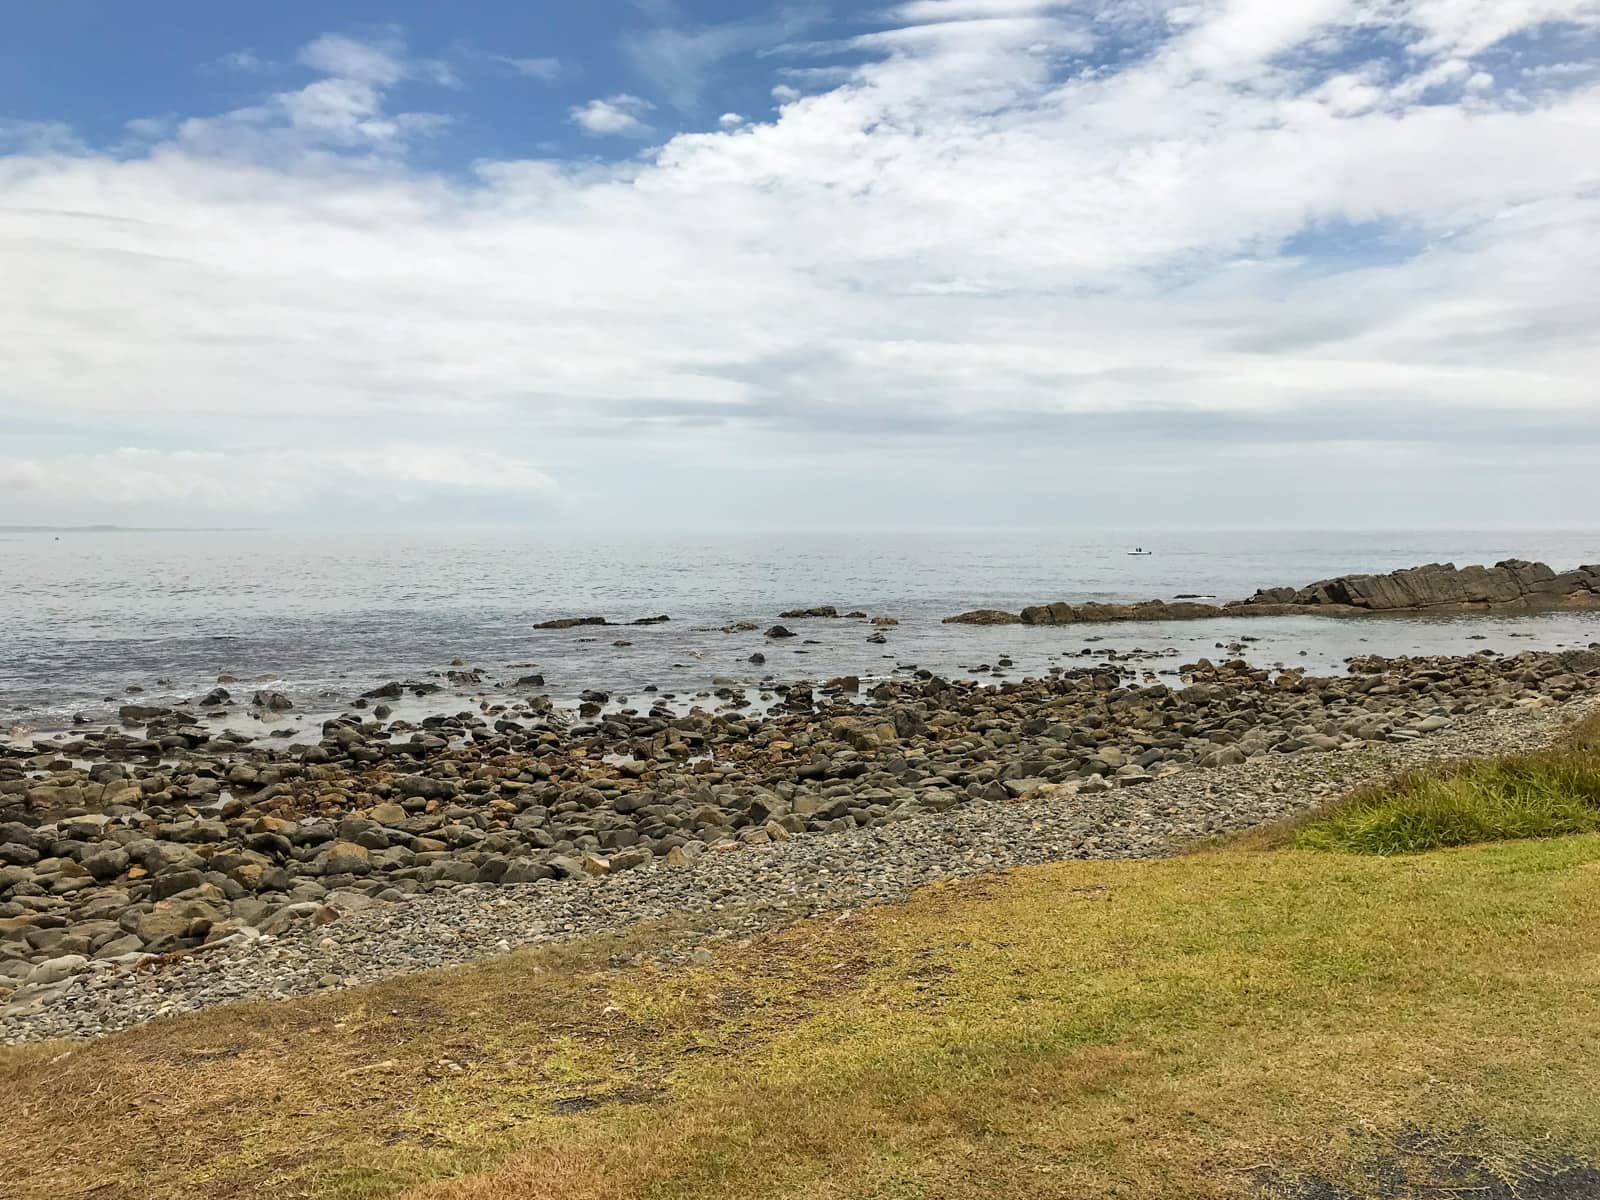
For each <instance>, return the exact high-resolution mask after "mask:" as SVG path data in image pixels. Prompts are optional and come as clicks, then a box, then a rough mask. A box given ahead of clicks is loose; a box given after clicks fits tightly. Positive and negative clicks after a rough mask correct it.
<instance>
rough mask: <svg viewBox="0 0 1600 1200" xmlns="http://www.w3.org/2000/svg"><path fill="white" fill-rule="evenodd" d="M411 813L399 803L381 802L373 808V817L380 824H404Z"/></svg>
mask: <svg viewBox="0 0 1600 1200" xmlns="http://www.w3.org/2000/svg"><path fill="white" fill-rule="evenodd" d="M408 816H409V814H408V813H407V812H406V810H405V809H403V808H401V807H400V806H399V805H398V804H379V805H375V806H374V807H373V809H372V819H373V820H374V821H376V822H377V823H378V824H379V825H388V826H391V827H393V826H396V825H404V824H405V823H406V819H407V817H408Z"/></svg>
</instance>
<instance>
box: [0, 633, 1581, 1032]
mask: <svg viewBox="0 0 1600 1200" xmlns="http://www.w3.org/2000/svg"><path fill="white" fill-rule="evenodd" d="M1179 674H1180V679H1179V680H1176V681H1174V683H1173V684H1172V685H1168V684H1165V683H1154V684H1152V685H1147V686H1141V685H1140V684H1139V683H1137V682H1134V681H1130V680H1129V679H1128V678H1126V677H1125V675H1124V674H1123V672H1121V671H1119V670H1117V669H1116V668H1114V667H1106V666H1100V667H1092V668H1085V669H1080V670H1067V669H1063V668H1054V669H1053V673H1052V674H1051V675H1050V676H1049V677H1048V678H1043V679H1028V680H1022V681H1019V682H1007V683H1004V684H1001V685H1000V686H980V685H978V684H976V683H974V682H971V681H965V682H952V681H948V680H944V679H939V678H934V677H932V676H931V675H930V674H929V673H928V672H919V673H918V675H917V677H916V678H913V679H907V680H893V681H885V682H882V683H878V684H876V685H872V686H869V687H867V688H866V689H865V691H864V692H863V688H862V684H861V681H859V680H857V679H855V678H853V677H852V678H842V679H836V680H832V681H829V682H828V683H826V684H822V685H816V686H813V685H808V684H803V683H795V684H777V685H774V687H773V691H774V692H775V693H776V694H777V695H778V697H779V698H780V699H779V703H778V704H777V706H776V708H775V710H774V711H773V712H771V713H769V714H766V715H756V714H746V713H743V712H741V711H739V709H738V707H737V705H738V704H739V703H740V701H741V699H742V698H741V697H739V696H736V695H732V694H730V695H727V696H723V697H721V699H723V700H724V705H723V706H722V707H721V708H719V709H718V710H717V711H715V712H705V711H699V710H696V711H691V712H689V713H686V714H685V713H676V712H673V711H671V710H670V709H668V708H666V707H665V706H664V705H661V706H657V707H654V708H652V709H651V710H650V711H648V712H643V713H641V712H637V711H631V710H628V711H621V712H601V711H596V710H597V709H599V708H600V707H601V705H602V704H603V703H604V700H603V698H600V697H598V696H596V697H592V698H591V699H590V705H591V707H590V708H589V709H588V710H587V712H586V714H585V715H574V714H572V713H570V712H568V711H566V710H564V709H561V708H559V707H557V706H555V705H553V704H552V703H551V702H550V701H549V700H548V699H547V698H544V697H528V698H522V699H508V700H505V701H503V702H493V703H491V702H490V701H488V700H485V701H483V702H482V703H481V704H480V706H479V708H478V709H477V710H476V711H466V712H460V713H456V714H453V715H452V714H440V715H437V716H431V717H428V718H425V719H422V720H420V721H416V722H412V721H406V720H387V721H386V720H385V719H384V718H385V716H387V715H388V714H387V712H386V711H385V710H383V709H382V708H381V707H380V708H374V709H372V710H371V713H370V715H369V714H368V712H367V711H360V710H358V711H352V712H347V713H345V714H343V715H340V716H338V717H334V718H331V719H329V720H327V721H326V722H324V724H323V725H322V728H321V731H320V733H321V736H320V737H319V738H318V739H317V740H315V741H310V742H302V743H299V744H291V745H288V746H266V745H261V744H256V743H251V742H246V741H243V740H241V739H235V738H230V737H228V736H227V735H221V736H213V735H212V734H211V733H210V732H209V731H207V730H206V729H205V728H203V727H202V726H201V725H200V724H199V723H198V720H197V716H198V714H197V713H196V712H194V711H186V710H184V709H181V708H178V709H165V710H163V709H159V708H157V709H154V710H140V711H138V712H137V713H129V714H127V720H128V723H129V725H130V726H133V725H134V723H135V722H138V725H137V726H136V727H131V728H124V729H110V730H101V731H88V732H81V733H78V734H75V735H70V736H69V737H65V738H63V739H61V740H59V741H57V742H55V743H51V744H47V745H35V746H32V747H28V748H11V749H7V750H4V751H0V1039H5V1040H17V1039H27V1038H31V1037H37V1036H52V1035H55V1034H61V1033H92V1032H96V1031H97V1030H99V1029H101V1028H110V1027H117V1026H119V1025H122V1024H127V1023H129V1022H131V1021H136V1020H141V1019H144V1018H145V1017H148V1016H150V1015H153V1014H154V1013H156V1012H160V1011H175V1010H177V1009H181V1008H185V1007H194V1006H196V1005H198V1004H201V1003H212V1002H216V1001H217V1000H222V999H230V998H236V997H238V996H242V995H273V994H282V993H284V992H285V991H288V992H293V991H296V990H307V989H310V988H315V987H319V986H334V985H337V984H340V983H343V982H346V981H348V980H350V979H356V978H371V977H375V975H381V974H385V973H394V972H396V971H404V970H407V969H416V968H417V967H420V966H428V965H435V964H436V963H438V962H440V961H452V960H454V957H455V952H454V951H452V950H450V949H449V946H450V945H453V944H454V943H455V940H456V939H457V938H458V937H459V936H460V935H459V934H458V933H454V934H453V933H448V930H449V929H451V928H457V929H458V928H459V927H460V924H461V917H462V913H470V914H478V915H480V916H481V915H482V913H483V911H485V906H486V905H489V904H490V903H491V899H490V898H491V897H500V900H494V901H493V903H494V904H495V905H497V906H499V909H497V911H500V910H501V909H503V910H504V911H503V912H502V918H503V919H502V918H496V920H497V921H499V923H498V924H496V923H495V921H490V922H489V924H488V926H486V928H488V929H490V930H491V931H494V937H493V939H492V940H488V939H487V935H485V936H484V937H476V936H475V937H473V938H470V939H467V941H466V942H464V943H463V947H464V949H463V950H462V953H468V951H470V952H471V953H488V952H493V950H494V949H496V948H498V947H502V946H504V945H512V944H517V943H518V942H520V941H527V940H540V939H543V938H549V937H559V936H570V935H571V934H572V933H574V932H582V931H584V930H588V929H593V928H595V927H596V925H595V921H596V920H599V921H600V924H601V926H602V927H614V926H615V925H618V924H625V923H626V922H627V921H629V920H639V919H645V918H648V917H653V916H660V915H662V914H663V913H664V912H668V911H674V910H677V909H682V908H691V909H692V908H695V907H696V906H702V907H703V906H704V905H706V904H713V905H715V904H721V903H723V902H727V903H729V904H733V903H735V902H739V903H754V902H756V901H758V900H759V899H760V898H761V897H762V896H764V895H766V894H768V893H774V892H782V893H784V894H788V892H789V891H791V890H793V889H792V887H791V884H793V883H794V880H795V879H796V878H806V879H809V880H810V881H811V884H814V885H815V887H814V888H812V891H815V892H816V893H817V895H818V896H822V895H830V896H831V895H832V894H833V891H835V890H836V888H835V885H836V884H837V883H838V881H839V880H841V879H844V878H847V877H848V878H850V879H854V880H859V881H864V882H858V883H852V884H851V885H850V887H849V888H847V889H846V890H847V891H849V892H850V893H851V894H852V895H855V896H856V897H857V898H861V897H863V896H865V897H869V898H870V897H872V896H879V895H893V894H900V892H902V891H903V890H904V888H906V887H910V886H914V885H915V884H917V883H919V882H925V881H926V880H928V879H930V878H938V877H940V876H941V875H944V874H950V873H962V872H965V871H971V870H973V869H992V868H993V867H994V866H996V865H1004V864H1005V863H1007V862H1013V861H1037V860H1039V859H1040V858H1045V857H1064V856H1074V855H1078V856H1082V855H1090V856H1118V855H1127V854H1151V853H1161V852H1163V851H1164V849H1165V848H1169V847H1170V846H1171V845H1173V844H1175V843H1177V842H1182V841H1185V840H1192V839H1194V838H1200V837H1206V836H1210V835H1213V834H1216V833H1220V832H1225V831H1227V830H1231V829H1237V828H1242V827H1245V826H1248V825H1251V824H1255V823H1258V822H1260V821H1262V820H1268V819H1271V818H1273V817H1275V816H1279V815H1282V814H1283V813H1284V812H1287V811H1294V810H1295V809H1296V808H1297V807H1303V806H1304V805H1305V804H1307V803H1312V802H1314V800H1315V799H1316V796H1317V795H1320V794H1325V789H1324V792H1318V793H1313V794H1308V793H1307V792H1306V790H1305V789H1304V788H1298V789H1297V788H1296V787H1293V786H1286V781H1290V782H1292V781H1293V780H1295V779H1303V778H1305V777H1307V776H1308V774H1309V775H1312V776H1315V775H1317V774H1318V773H1319V772H1320V773H1322V774H1323V775H1324V777H1328V778H1332V777H1333V776H1337V775H1339V774H1340V772H1339V771H1337V770H1335V771H1333V772H1332V774H1331V775H1330V774H1329V773H1328V772H1329V769H1328V768H1320V767H1319V768H1314V769H1312V770H1310V771H1309V772H1308V771H1307V766H1306V764H1310V763H1313V762H1324V761H1325V762H1327V763H1331V764H1339V763H1353V762H1357V761H1360V762H1362V763H1365V764H1366V765H1367V766H1369V767H1373V768H1377V767H1382V766H1385V765H1388V764H1390V763H1392V762H1394V761H1399V760H1400V759H1403V758H1404V756H1406V755H1410V754H1412V753H1413V752H1414V751H1415V749H1416V748H1419V747H1426V746H1427V745H1428V744H1429V743H1431V742H1432V741H1434V740H1436V739H1448V738H1449V737H1451V736H1453V735H1461V734H1468V733H1470V735H1471V737H1470V739H1469V740H1470V742H1471V746H1472V747H1473V748H1487V747H1488V746H1491V745H1496V744H1499V745H1504V744H1505V741H1506V738H1507V737H1508V736H1510V737H1511V738H1512V739H1513V740H1515V739H1516V738H1526V737H1528V736H1530V734H1529V730H1530V729H1535V727H1534V726H1530V725H1528V724H1526V721H1527V720H1529V719H1532V718H1535V717H1540V716H1542V714H1544V713H1546V712H1548V711H1549V710H1552V709H1559V708H1560V707H1561V706H1566V705H1582V704H1586V703H1587V702H1588V701H1589V700H1590V699H1591V698H1593V697H1595V696H1596V695H1600V647H1594V648H1590V649H1587V650H1568V651H1563V652H1555V653H1550V652H1537V653H1528V654H1522V655H1517V656H1503V655H1499V654H1496V653H1494V652H1492V651H1485V652H1483V653H1481V654H1477V655H1472V656H1465V657H1442V658H1409V659H1407V658H1402V659H1382V658H1359V659H1354V660H1352V661H1351V662H1350V664H1349V673H1348V675H1346V676H1342V677H1319V676H1312V675H1307V674H1306V673H1304V672H1303V671H1298V670H1283V671H1268V670H1263V669H1258V668H1254V667H1251V666H1250V665H1248V664H1246V663H1244V662H1242V661H1237V660H1236V661H1228V662H1221V663H1212V662H1209V661H1207V660H1204V659H1202V660H1200V661H1198V662H1194V663H1189V664H1186V665H1184V666H1183V667H1181V668H1180V669H1179ZM1151 678H1152V679H1153V678H1154V677H1151ZM422 686H427V685H422ZM404 690H406V686H405V685H402V684H400V683H398V682H395V683H391V684H388V685H384V686H383V687H381V688H377V689H374V690H373V691H372V692H371V693H369V696H370V697H374V698H398V696H399V695H400V694H401V693H402V692H403V691H404ZM1508 731H1509V732H1508ZM1535 733H1537V729H1535ZM1457 752H1459V751H1457ZM1396 756H1399V758H1398V759H1397V757H1396ZM1191 772H1216V773H1219V774H1218V775H1217V778H1218V779H1220V780H1221V781H1222V782H1223V783H1224V784H1225V785H1226V786H1223V787H1222V789H1221V790H1220V791H1219V790H1218V788H1217V787H1215V786H1212V785H1210V784H1201V783H1198V782H1197V783H1195V784H1192V785H1191V784H1187V783H1185V782H1184V781H1183V779H1182V778H1180V777H1181V776H1184V775H1186V773H1191ZM1239 772H1244V773H1245V774H1243V775H1240V774H1239ZM1230 780H1231V781H1233V782H1232V783H1230V782H1229V781H1230ZM1141 797H1148V799H1144V798H1141ZM1018 805H1021V807H1022V811H1023V812H1024V813H1025V814H1027V813H1031V816H1028V818H1027V819H1026V820H1020V821H1019V820H1012V819H1011V818H1010V817H1009V816H1007V814H1009V813H1011V812H1012V811H1013V809H1014V808H1015V807H1016V806H1018ZM1040 806H1042V807H1040ZM1030 822H1031V823H1030ZM1041 822H1042V823H1041ZM841 839H842V840H841ZM779 847H781V849H779ZM746 852H754V854H755V856H756V857H757V858H759V856H760V855H769V856H770V855H772V854H777V855H778V856H779V858H780V859H782V861H783V863H785V864H788V867H785V868H784V870H783V871H780V872H779V874H778V875H777V876H776V877H775V876H774V874H773V873H772V871H770V870H763V871H745V870H743V868H741V867H740V865H739V864H740V862H741V861H743V860H744V853H746ZM752 861H754V859H752ZM760 861H763V862H764V861H765V859H761V860H760ZM797 864H798V865H797ZM790 868H793V871H794V872H798V875H794V874H793V873H791V874H790V875H789V876H785V874H784V871H789V870H790ZM635 877H637V878H639V879H641V880H643V881H644V882H641V883H637V884H635V883H621V884H619V885H618V886H615V887H613V886H612V884H611V882H610V881H612V880H618V881H621V880H624V879H632V878H635ZM597 881H598V882H603V883H604V884H605V886H606V887H607V888H610V889H611V890H607V891H604V892H603V893H601V892H594V891H593V890H592V887H593V885H596V884H597ZM713 881H714V882H715V888H714V889H713V890H714V892H715V897H716V898H713V899H710V900H708V899H707V896H708V894H709V893H707V892H706V890H705V889H706V888H707V887H710V886H711V882H713ZM808 886H810V885H808ZM573 889H577V890H576V891H574V890H573ZM586 889H587V890H586ZM801 892H802V893H804V895H802V899H804V898H806V897H807V896H810V895H811V892H808V891H806V889H805V888H802V889H801ZM602 894H603V895H604V896H605V897H608V898H609V899H608V900H607V901H606V903H605V904H604V905H602V906H601V908H600V909H599V910H596V912H598V914H599V915H598V916H596V915H595V912H590V911H589V909H587V908H585V905H586V904H589V903H591V901H592V900H593V898H594V897H595V896H600V895H602ZM585 897H588V899H585ZM630 897H631V898H632V899H630ZM557 898H559V903H557ZM813 899H814V897H813ZM502 900H503V901H504V902H505V904H508V905H510V907H509V908H505V907H504V905H502V904H501V901H502ZM550 904H555V905H556V907H555V908H554V909H551V908H549V907H548V906H549V905H550ZM391 912H392V913H395V914H400V915H382V914H384V913H391ZM374 914H377V915H374ZM441 914H443V915H441ZM334 923H344V924H342V925H341V926H340V927H341V928H350V929H356V928H363V929H364V928H367V926H369V925H370V926H371V927H372V929H373V930H374V931H384V930H386V931H388V932H387V933H382V934H381V936H380V933H379V932H372V933H371V935H370V938H369V940H367V941H365V942H363V945H364V946H365V949H363V950H361V951H360V952H359V953H356V952H354V951H352V952H351V953H354V954H355V960H353V961H351V962H346V963H343V965H341V960H340V958H339V947H340V946H347V943H346V939H344V938H342V937H341V936H335V934H336V933H337V931H333V932H329V931H327V930H325V929H324V927H325V926H328V925H331V924H334ZM363 936H364V937H365V936H367V935H363ZM325 943H326V944H325ZM289 945H293V946H296V947H299V948H300V949H298V950H295V951H294V953H293V954H292V955H291V956H290V957H291V959H292V960H293V962H292V965H293V970H292V971H291V970H288V969H287V968H282V962H283V959H282V953H281V950H282V947H284V946H289ZM441 945H443V946H444V947H445V948H444V949H441ZM273 947H278V949H274V948H273ZM347 948H348V947H347ZM363 956H364V957H363ZM223 962H226V963H230V964H233V965H232V966H230V967H229V968H228V971H229V972H231V974H229V973H227V972H224V973H223V974H222V975H217V974H215V973H214V972H215V970H216V969H217V968H215V966H214V964H217V963H223ZM274 963H278V964H279V966H274V965H273V964H274ZM280 968H282V969H280ZM90 998H93V1003H89V999H90Z"/></svg>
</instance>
